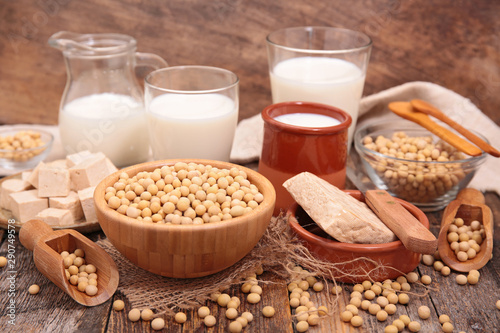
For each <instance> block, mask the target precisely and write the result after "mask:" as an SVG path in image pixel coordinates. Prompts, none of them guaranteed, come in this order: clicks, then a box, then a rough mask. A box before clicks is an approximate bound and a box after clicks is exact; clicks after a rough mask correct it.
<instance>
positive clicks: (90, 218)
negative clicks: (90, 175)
mask: <svg viewBox="0 0 500 333" xmlns="http://www.w3.org/2000/svg"><path fill="white" fill-rule="evenodd" d="M94 190H95V186H92V187H88V188H85V189H83V190H80V191H78V197H79V198H80V203H81V204H82V209H83V215H85V220H86V221H87V222H97V215H96V213H95V206H94Z"/></svg>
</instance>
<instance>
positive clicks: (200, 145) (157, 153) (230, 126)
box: [148, 93, 238, 161]
mask: <svg viewBox="0 0 500 333" xmlns="http://www.w3.org/2000/svg"><path fill="white" fill-rule="evenodd" d="M148 118H149V130H150V135H151V147H152V149H153V152H154V153H153V154H154V158H155V159H165V158H204V159H212V160H218V161H229V156H230V153H231V147H232V143H233V139H234V132H235V130H236V124H237V122H238V106H237V103H236V102H235V101H234V100H233V99H231V98H229V97H227V96H225V95H222V94H215V93H212V94H175V93H169V94H163V95H160V96H157V97H155V98H154V99H153V100H152V101H151V102H150V103H149V106H148Z"/></svg>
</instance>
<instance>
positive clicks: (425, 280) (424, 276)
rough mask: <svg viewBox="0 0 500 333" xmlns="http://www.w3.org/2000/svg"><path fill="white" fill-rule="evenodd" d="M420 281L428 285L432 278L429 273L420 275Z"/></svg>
mask: <svg viewBox="0 0 500 333" xmlns="http://www.w3.org/2000/svg"><path fill="white" fill-rule="evenodd" d="M420 281H422V283H423V284H427V285H429V284H431V283H432V278H431V277H430V276H429V275H422V277H421V278H420Z"/></svg>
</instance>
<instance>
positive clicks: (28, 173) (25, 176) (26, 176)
mask: <svg viewBox="0 0 500 333" xmlns="http://www.w3.org/2000/svg"><path fill="white" fill-rule="evenodd" d="M31 173H32V172H31V171H23V172H21V179H22V180H24V181H28V179H29V178H30V176H31Z"/></svg>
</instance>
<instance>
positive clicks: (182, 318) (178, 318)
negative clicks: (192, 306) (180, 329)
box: [174, 312, 187, 324]
mask: <svg viewBox="0 0 500 333" xmlns="http://www.w3.org/2000/svg"><path fill="white" fill-rule="evenodd" d="M174 320H175V322H176V323H178V324H184V323H185V322H186V320H187V316H186V314H185V313H184V312H177V313H176V314H175V316H174Z"/></svg>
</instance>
